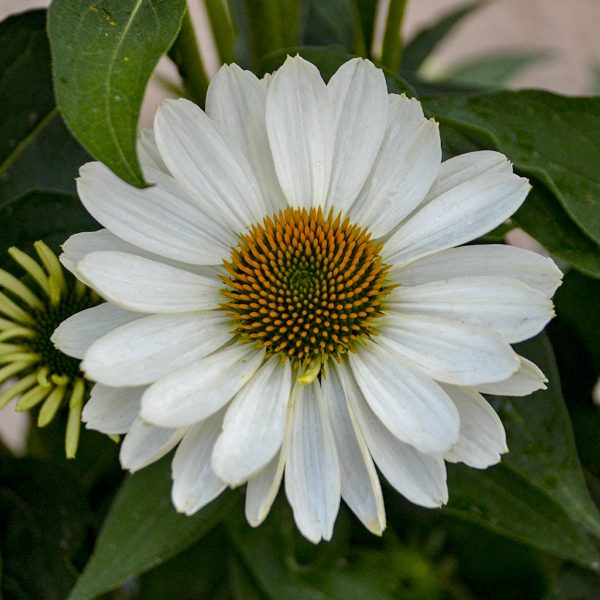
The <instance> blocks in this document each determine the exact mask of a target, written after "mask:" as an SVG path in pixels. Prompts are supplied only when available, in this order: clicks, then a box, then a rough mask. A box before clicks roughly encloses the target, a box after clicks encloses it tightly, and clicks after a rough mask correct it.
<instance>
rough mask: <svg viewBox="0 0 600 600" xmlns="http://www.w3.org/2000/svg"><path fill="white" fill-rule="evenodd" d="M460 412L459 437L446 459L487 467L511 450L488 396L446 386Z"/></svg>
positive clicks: (475, 466) (467, 389)
mask: <svg viewBox="0 0 600 600" xmlns="http://www.w3.org/2000/svg"><path fill="white" fill-rule="evenodd" d="M444 389H445V390H446V392H447V393H448V395H449V396H450V398H452V401H453V402H454V404H455V405H456V408H458V412H459V414H460V438H459V440H458V443H457V444H456V446H454V447H453V448H452V449H451V450H450V452H448V453H447V454H446V455H445V456H444V458H445V459H446V460H448V461H450V462H463V463H465V464H466V465H469V466H470V467H474V468H475V469H485V468H486V467H489V466H490V465H495V464H496V463H497V462H499V461H500V455H501V454H504V453H505V452H508V448H507V447H506V434H505V433H504V427H503V426H502V421H501V420H500V417H498V415H497V414H496V412H495V411H494V409H493V408H492V407H491V406H490V405H489V404H488V402H487V401H486V399H485V398H484V397H483V396H481V394H478V393H477V392H476V391H475V390H473V389H472V388H466V387H456V386H453V385H445V386H444Z"/></svg>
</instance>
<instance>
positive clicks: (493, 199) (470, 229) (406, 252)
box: [382, 173, 530, 266]
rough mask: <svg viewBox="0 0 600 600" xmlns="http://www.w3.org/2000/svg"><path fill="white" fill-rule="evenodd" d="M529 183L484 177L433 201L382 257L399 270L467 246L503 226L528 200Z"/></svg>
mask: <svg viewBox="0 0 600 600" xmlns="http://www.w3.org/2000/svg"><path fill="white" fill-rule="evenodd" d="M529 189H530V186H529V182H528V181H527V179H524V178H522V177H517V176H516V175H514V174H512V173H492V174H491V175H487V174H484V175H482V176H481V177H478V178H476V179H472V180H469V181H466V182H464V183H461V184H460V185H457V186H456V187H453V188H452V189H450V190H448V191H447V192H444V193H443V194H440V195H439V196H436V197H435V198H433V199H432V200H431V201H430V202H429V203H428V204H425V205H424V206H423V207H422V208H420V209H419V210H418V211H417V212H416V213H415V214H414V215H413V216H412V217H411V218H410V219H408V221H406V222H405V223H403V224H402V225H401V226H400V228H399V229H398V230H397V231H395V232H394V234H393V235H392V236H391V238H390V239H389V240H388V241H387V242H386V244H385V246H384V248H383V251H382V255H383V257H384V258H385V259H386V260H387V262H391V263H393V264H395V265H396V266H400V265H403V264H406V263H408V262H410V261H413V260H416V259H418V258H421V257H422V256H427V255H428V254H433V253H434V252H438V251H440V250H445V249H446V248H450V247H452V246H458V245H460V244H464V243H465V242H468V241H470V240H472V239H475V238H476V237H479V236H480V235H483V234H484V233H487V232H488V231H490V229H493V228H494V227H496V226H497V225H500V224H501V223H502V222H503V221H505V220H506V219H507V218H508V217H510V215H512V214H513V213H514V212H515V211H516V210H517V208H519V206H521V204H522V203H523V200H525V197H526V196H527V194H528V192H529Z"/></svg>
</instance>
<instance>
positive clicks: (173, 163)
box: [154, 99, 265, 233]
mask: <svg viewBox="0 0 600 600" xmlns="http://www.w3.org/2000/svg"><path fill="white" fill-rule="evenodd" d="M154 132H155V135H156V143H157V145H158V149H159V151H160V155H161V156H162V158H163V160H164V161H165V164H166V165H167V167H169V171H171V173H172V174H173V177H175V179H176V180H177V182H178V183H179V184H180V185H181V186H182V187H183V188H184V189H185V190H186V191H187V193H188V194H189V195H190V197H191V198H193V199H195V200H196V201H197V202H198V204H199V205H200V206H201V207H202V209H203V210H204V211H205V212H206V213H207V214H209V215H211V217H212V218H213V220H214V221H216V222H218V223H221V224H222V225H224V226H228V227H230V228H231V229H232V230H233V231H235V232H236V233H240V232H242V231H245V230H246V227H247V226H248V225H250V224H251V223H256V222H257V221H260V220H261V219H262V217H263V216H264V213H265V206H264V203H263V202H262V200H261V199H260V193H259V191H258V184H257V183H256V180H255V178H254V175H253V174H252V170H251V168H250V165H249V164H248V161H247V160H246V159H245V157H244V155H243V154H242V151H241V150H240V149H239V148H237V147H236V145H235V143H234V141H233V140H232V139H231V138H230V137H229V135H228V134H227V132H226V131H225V130H224V128H223V127H222V126H221V125H220V124H219V123H216V122H215V121H212V120H211V119H209V118H208V116H207V115H206V114H205V113H204V112H203V111H202V110H201V109H200V108H198V106H196V105H195V104H193V103H192V102H189V101H188V100H185V99H179V100H167V101H165V103H164V104H163V105H162V106H161V107H160V108H159V109H158V111H157V113H156V117H155V120H154Z"/></svg>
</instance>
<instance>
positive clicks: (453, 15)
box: [402, 0, 485, 72]
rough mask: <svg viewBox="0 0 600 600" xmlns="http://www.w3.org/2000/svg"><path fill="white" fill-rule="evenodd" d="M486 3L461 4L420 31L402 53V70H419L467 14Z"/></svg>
mask: <svg viewBox="0 0 600 600" xmlns="http://www.w3.org/2000/svg"><path fill="white" fill-rule="evenodd" d="M484 4H485V3H484V2H482V1H481V0H480V1H478V2H472V3H470V4H466V5H464V6H461V7H460V8H457V9H456V10H454V11H452V12H449V13H448V14H447V15H446V16H444V17H442V19H440V20H439V21H438V22H437V23H435V24H434V25H432V26H431V27H426V28H425V29H422V30H421V31H419V32H418V33H417V34H416V35H415V37H414V38H413V39H412V40H410V42H408V44H406V46H405V48H404V52H403V53H402V70H403V71H413V72H414V71H417V70H418V68H419V67H420V66H421V65H422V64H423V62H424V61H425V59H426V58H427V57H428V56H429V55H430V54H431V53H432V52H433V50H434V49H435V48H436V46H437V45H438V44H439V43H440V42H441V41H442V40H443V39H444V38H445V37H446V36H447V35H448V33H450V31H451V30H452V29H453V28H454V27H455V26H456V25H458V23H460V21H462V20H463V19H464V18H465V17H466V16H468V15H470V14H471V13H472V12H474V11H475V10H477V9H478V8H481V7H482V6H483V5H484Z"/></svg>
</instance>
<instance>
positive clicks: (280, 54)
mask: <svg viewBox="0 0 600 600" xmlns="http://www.w3.org/2000/svg"><path fill="white" fill-rule="evenodd" d="M296 54H299V55H300V56H302V58H305V59H306V60H308V61H309V62H311V63H313V64H314V65H316V66H317V67H318V69H319V71H320V72H321V77H323V79H324V80H325V81H329V79H331V76H332V75H333V74H334V73H335V72H336V71H337V70H338V69H339V68H340V66H341V65H343V64H344V63H345V62H346V61H348V60H350V59H351V58H354V57H353V56H352V54H350V53H348V52H346V50H345V49H344V48H342V47H341V46H294V47H292V48H284V49H282V50H277V51H276V52H271V53H270V54H267V55H266V56H264V57H263V59H262V61H261V65H260V73H261V74H262V75H264V74H265V73H272V72H273V71H276V70H277V69H279V67H280V66H281V65H282V64H283V63H284V62H285V59H286V58H287V57H288V56H295V55H296Z"/></svg>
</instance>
